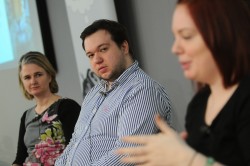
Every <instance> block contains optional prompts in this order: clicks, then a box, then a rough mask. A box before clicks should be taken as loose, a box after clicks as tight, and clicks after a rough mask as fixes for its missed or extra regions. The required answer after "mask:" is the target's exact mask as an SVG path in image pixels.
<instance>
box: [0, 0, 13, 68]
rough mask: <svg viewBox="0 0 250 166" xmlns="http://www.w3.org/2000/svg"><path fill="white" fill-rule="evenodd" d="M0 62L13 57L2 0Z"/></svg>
mask: <svg viewBox="0 0 250 166" xmlns="http://www.w3.org/2000/svg"><path fill="white" fill-rule="evenodd" d="M0 34H1V40H0V64H1V63H5V62H9V61H11V60H13V59H14V55H13V49H12V44H11V38H10V31H9V24H8V19H7V14H6V8H5V4H4V0H0Z"/></svg>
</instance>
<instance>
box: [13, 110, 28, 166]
mask: <svg viewBox="0 0 250 166" xmlns="http://www.w3.org/2000/svg"><path fill="white" fill-rule="evenodd" d="M25 117H26V111H25V112H24V114H23V116H22V118H21V123H20V128H19V136H18V145H17V153H16V159H15V161H14V162H13V164H19V165H23V163H24V161H25V159H26V157H27V156H28V152H27V147H26V146H25V144H24V134H25V131H26V129H25Z"/></svg>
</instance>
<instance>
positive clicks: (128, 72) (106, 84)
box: [100, 60, 139, 90]
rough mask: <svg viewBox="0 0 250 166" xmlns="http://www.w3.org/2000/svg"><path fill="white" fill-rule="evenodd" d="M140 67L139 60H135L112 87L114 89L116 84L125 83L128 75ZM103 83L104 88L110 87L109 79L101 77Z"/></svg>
mask: <svg viewBox="0 0 250 166" xmlns="http://www.w3.org/2000/svg"><path fill="white" fill-rule="evenodd" d="M138 68H139V64H138V61H137V60H135V61H134V63H133V64H132V65H131V66H130V67H129V68H127V69H126V70H125V71H124V72H123V73H122V74H121V75H120V76H119V77H118V78H117V79H116V80H115V81H114V82H113V83H112V85H111V88H110V90H111V89H114V88H115V87H116V86H118V85H119V84H121V83H123V82H124V81H126V80H127V78H128V76H129V75H130V74H131V73H133V72H134V71H136V70H137V69H138ZM100 82H101V85H102V86H103V88H104V89H107V87H108V81H106V80H103V79H101V81H100Z"/></svg>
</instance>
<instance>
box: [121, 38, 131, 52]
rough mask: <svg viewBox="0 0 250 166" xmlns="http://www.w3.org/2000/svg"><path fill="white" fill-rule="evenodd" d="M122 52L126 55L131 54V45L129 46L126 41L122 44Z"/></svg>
mask: <svg viewBox="0 0 250 166" xmlns="http://www.w3.org/2000/svg"><path fill="white" fill-rule="evenodd" d="M121 50H122V51H123V53H124V54H128V53H129V45H128V42H127V41H126V40H125V41H124V42H123V43H122V45H121Z"/></svg>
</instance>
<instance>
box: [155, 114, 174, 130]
mask: <svg viewBox="0 0 250 166" xmlns="http://www.w3.org/2000/svg"><path fill="white" fill-rule="evenodd" d="M155 122H156V125H157V126H158V128H159V129H160V130H161V132H162V133H165V134H168V133H169V132H172V129H171V128H170V127H169V126H168V125H167V123H166V122H165V121H164V120H163V119H162V118H161V116H160V115H159V114H157V115H156V116H155Z"/></svg>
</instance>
